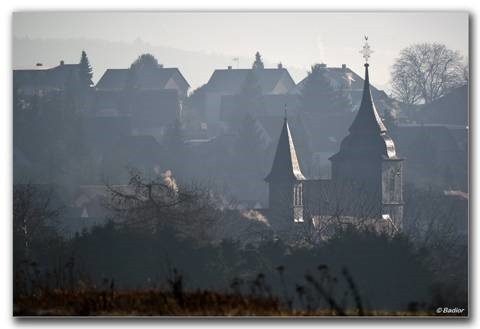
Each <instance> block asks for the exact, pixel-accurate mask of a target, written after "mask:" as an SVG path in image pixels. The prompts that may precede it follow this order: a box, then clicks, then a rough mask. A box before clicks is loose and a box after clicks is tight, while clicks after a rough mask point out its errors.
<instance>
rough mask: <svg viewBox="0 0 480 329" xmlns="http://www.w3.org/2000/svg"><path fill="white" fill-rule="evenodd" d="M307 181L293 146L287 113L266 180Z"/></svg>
mask: <svg viewBox="0 0 480 329" xmlns="http://www.w3.org/2000/svg"><path fill="white" fill-rule="evenodd" d="M295 180H305V176H303V174H302V171H301V169H300V165H299V163H298V159H297V152H296V151H295V145H294V144H293V139H292V134H291V133H290V127H289V126H288V120H287V112H286V109H285V118H284V121H283V127H282V132H281V133H280V138H279V140H278V145H277V150H276V151H275V157H274V160H273V164H272V170H271V171H270V174H268V176H267V177H266V178H265V181H266V182H272V181H277V182H278V181H281V182H285V181H286V182H289V181H295Z"/></svg>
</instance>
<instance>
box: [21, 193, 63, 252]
mask: <svg viewBox="0 0 480 329" xmlns="http://www.w3.org/2000/svg"><path fill="white" fill-rule="evenodd" d="M59 215H60V208H58V207H54V206H53V204H52V191H51V190H48V191H42V190H41V189H39V188H37V187H35V186H34V185H31V184H19V185H14V187H13V238H14V245H17V246H19V249H21V250H16V252H19V251H22V250H23V257H25V258H28V256H29V253H30V251H31V245H32V242H33V241H34V240H35V239H39V238H47V237H48V236H49V234H51V233H52V231H53V230H52V227H53V225H54V224H55V223H56V221H57V219H58V216H59Z"/></svg>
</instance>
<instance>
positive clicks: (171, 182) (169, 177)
mask: <svg viewBox="0 0 480 329" xmlns="http://www.w3.org/2000/svg"><path fill="white" fill-rule="evenodd" d="M161 176H162V178H163V183H164V184H165V185H166V186H167V187H169V188H170V189H171V190H172V191H173V192H175V193H177V192H178V185H177V181H176V180H175V178H174V177H173V174H172V171H171V170H167V171H165V172H164V173H162V174H161Z"/></svg>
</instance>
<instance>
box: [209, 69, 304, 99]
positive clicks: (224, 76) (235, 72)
mask: <svg viewBox="0 0 480 329" xmlns="http://www.w3.org/2000/svg"><path fill="white" fill-rule="evenodd" d="M251 71H252V69H225V70H224V69H219V70H215V71H214V72H213V74H212V76H211V77H210V79H209V80H208V83H207V85H206V86H205V87H206V88H205V90H207V91H214V92H217V93H220V94H230V95H234V94H238V93H239V92H240V90H241V89H242V86H243V83H244V81H245V79H246V78H247V75H248V73H249V72H251ZM253 72H254V73H255V76H256V78H257V80H258V83H259V85H260V88H261V89H262V93H264V94H268V93H272V92H273V90H274V89H275V87H276V86H277V84H278V82H279V81H280V80H281V79H282V78H283V77H286V79H287V80H290V81H291V84H292V86H294V85H295V82H294V81H293V79H292V77H291V76H290V73H288V71H287V70H286V69H285V68H275V69H257V70H253Z"/></svg>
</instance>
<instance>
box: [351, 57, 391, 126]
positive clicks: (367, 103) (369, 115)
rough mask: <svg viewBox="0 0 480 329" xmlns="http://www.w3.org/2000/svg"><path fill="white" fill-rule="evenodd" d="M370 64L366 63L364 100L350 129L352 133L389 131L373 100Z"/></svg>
mask: <svg viewBox="0 0 480 329" xmlns="http://www.w3.org/2000/svg"><path fill="white" fill-rule="evenodd" d="M368 66H369V65H368V63H365V82H364V84H363V95H362V101H361V103H360V108H359V110H358V113H357V116H356V117H355V120H354V121H353V123H352V125H351V126H350V128H349V129H348V131H349V132H350V133H385V132H386V131H387V128H385V125H384V124H383V122H382V119H381V118H380V116H379V115H378V112H377V109H376V108H375V104H374V103H373V100H372V93H371V92H370V78H369V76H368Z"/></svg>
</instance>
